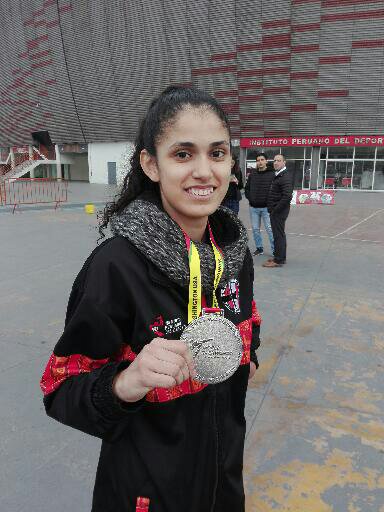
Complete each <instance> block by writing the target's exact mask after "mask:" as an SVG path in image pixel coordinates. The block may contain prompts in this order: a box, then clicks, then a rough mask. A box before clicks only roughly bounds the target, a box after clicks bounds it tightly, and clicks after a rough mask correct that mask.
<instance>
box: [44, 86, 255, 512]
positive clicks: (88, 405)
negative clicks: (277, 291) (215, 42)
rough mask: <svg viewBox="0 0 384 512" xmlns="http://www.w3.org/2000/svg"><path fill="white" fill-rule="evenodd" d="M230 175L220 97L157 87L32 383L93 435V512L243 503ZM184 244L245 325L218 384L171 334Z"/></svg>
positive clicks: (183, 278) (248, 283) (182, 305)
mask: <svg viewBox="0 0 384 512" xmlns="http://www.w3.org/2000/svg"><path fill="white" fill-rule="evenodd" d="M230 173H231V146H230V135H229V125H228V121H227V118H226V116H225V114H224V112H223V111H222V109H221V107H220V106H219V105H218V104H217V103H216V101H215V100H214V99H213V98H211V97H210V96H209V95H207V94H205V93H203V92H201V91H198V90H195V89H192V88H183V87H169V88H168V89H166V90H165V91H164V92H163V93H162V94H161V95H160V96H159V97H158V98H157V99H155V100H154V101H153V102H152V104H151V105H150V107H149V110H148V113H147V115H146V117H145V119H144V120H143V122H142V124H141V128H140V131H139V134H138V137H137V140H136V148H135V152H134V154H133V156H132V159H131V171H130V172H129V173H128V175H127V177H126V178H125V181H124V184H123V187H122V191H121V194H120V196H119V198H118V199H117V201H116V202H115V203H112V204H110V205H108V206H107V207H106V210H105V212H104V218H103V221H102V224H101V228H100V229H101V231H102V230H103V229H104V228H105V227H106V226H107V225H108V224H110V226H111V228H112V232H113V234H114V236H113V237H112V238H110V239H107V240H106V241H104V242H103V243H102V244H101V245H100V246H99V247H97V248H96V249H95V250H94V251H93V253H92V254H91V256H90V257H89V258H88V260H87V261H86V262H85V264H84V266H83V268H82V270H81V271H80V273H79V275H78V276H77V278H76V280H75V282H74V285H73V289H72V293H71V296H70V300H69V304H68V310H67V317H66V322H65V329H64V332H63V334H62V336H61V338H60V339H59V341H58V343H57V345H56V347H55V349H54V353H53V354H52V356H51V358H50V360H49V362H48V364H47V367H46V370H45V372H44V375H43V377H42V381H41V387H42V390H43V392H44V395H45V398H44V403H45V407H46V411H47V414H48V415H49V416H52V417H53V418H55V419H57V420H58V421H60V422H62V423H64V424H66V425H70V426H72V427H74V428H77V429H79V430H82V431H83V432H86V433H89V434H91V435H94V436H97V437H100V438H101V439H102V440H103V443H102V448H101V454H100V460H99V465H98V469H97V475H96V482H95V487H94V494H93V505H92V511H94V512H123V511H124V512H133V511H135V510H136V511H140V512H143V511H148V512H180V511H181V510H182V511H183V512H196V511H201V512H203V511H207V512H210V511H215V512H219V511H220V512H227V511H228V512H233V511H235V510H236V512H241V511H243V510H244V492H243V482H242V459H243V444H244V433H245V420H244V401H245V394H246V389H247V379H248V377H249V376H252V375H253V373H254V371H255V370H256V366H257V357H256V353H255V350H256V348H257V347H258V344H259V337H258V332H259V324H260V318H259V316H258V314H257V310H256V306H255V303H254V302H253V301H252V292H253V285H252V283H253V267H252V258H251V256H250V253H249V250H248V249H247V238H246V231H245V229H244V227H243V225H242V224H241V223H240V221H239V220H238V219H237V217H236V216H235V215H233V214H232V213H231V212H229V211H228V210H226V209H218V207H219V205H220V203H221V202H222V200H223V197H224V195H225V193H226V191H227V187H228V182H229V176H230ZM187 247H189V248H190V250H191V247H192V248H193V247H194V248H195V249H196V248H197V251H198V254H199V256H200V267H199V268H198V271H199V272H200V274H199V275H200V277H201V289H200V293H199V294H197V295H196V297H197V298H198V299H202V306H203V305H207V306H211V305H215V304H217V302H218V304H217V305H218V307H219V308H221V309H223V310H224V313H225V317H226V318H227V319H229V320H230V321H231V322H233V323H234V324H236V326H237V327H238V329H239V332H240V333H241V336H242V343H243V355H242V359H241V364H240V366H239V367H238V369H237V370H236V372H235V373H234V374H233V375H232V376H231V377H230V378H228V379H227V380H225V381H224V382H221V383H219V384H215V385H206V384H203V383H201V382H200V381H196V380H194V377H195V376H196V375H195V368H194V361H193V358H192V355H191V352H190V350H189V349H188V347H187V345H186V343H185V342H182V341H180V340H179V338H180V336H181V334H182V331H183V330H184V328H185V326H186V324H187V323H188V321H189V320H190V306H191V296H190V285H191V284H193V283H194V279H193V280H192V277H191V279H190V275H191V276H192V271H193V272H195V270H193V267H190V260H189V257H188V254H189V253H188V250H187ZM194 254H195V253H194ZM195 256H196V254H195ZM217 258H219V259H220V258H221V259H222V263H223V265H221V266H220V269H221V271H222V272H221V273H220V274H219V279H217V277H218V272H217V269H218V266H217ZM223 268H224V269H223ZM193 275H194V274H193ZM190 281H191V283H190ZM216 288H217V290H216V293H215V289H216ZM192 306H194V303H192Z"/></svg>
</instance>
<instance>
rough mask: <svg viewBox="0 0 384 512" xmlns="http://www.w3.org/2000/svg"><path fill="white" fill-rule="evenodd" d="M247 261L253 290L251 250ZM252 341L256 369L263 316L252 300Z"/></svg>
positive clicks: (251, 353)
mask: <svg viewBox="0 0 384 512" xmlns="http://www.w3.org/2000/svg"><path fill="white" fill-rule="evenodd" d="M246 257H247V259H248V261H249V270H250V276H249V278H250V282H251V286H252V289H253V281H254V269H253V259H252V256H251V253H250V251H249V249H248V250H247V256H246ZM251 320H252V339H251V349H250V360H251V361H252V362H254V363H255V365H256V368H258V367H259V362H258V359H257V354H256V350H257V349H258V348H259V347H260V325H261V316H260V314H259V312H258V310H257V306H256V301H255V300H254V299H253V300H252V319H251Z"/></svg>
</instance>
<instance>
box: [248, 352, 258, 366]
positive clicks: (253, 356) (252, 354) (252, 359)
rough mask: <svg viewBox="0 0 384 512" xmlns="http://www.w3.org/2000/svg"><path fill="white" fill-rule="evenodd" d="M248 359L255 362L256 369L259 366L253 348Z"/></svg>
mask: <svg viewBox="0 0 384 512" xmlns="http://www.w3.org/2000/svg"><path fill="white" fill-rule="evenodd" d="M250 360H251V361H252V363H255V365H256V369H257V368H258V367H259V361H258V359H257V355H256V352H255V351H254V350H251V357H250Z"/></svg>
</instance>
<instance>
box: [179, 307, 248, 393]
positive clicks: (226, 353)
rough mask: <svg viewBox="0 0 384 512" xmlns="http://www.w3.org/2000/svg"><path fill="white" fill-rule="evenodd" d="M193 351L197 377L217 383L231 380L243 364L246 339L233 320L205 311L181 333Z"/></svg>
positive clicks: (209, 382)
mask: <svg viewBox="0 0 384 512" xmlns="http://www.w3.org/2000/svg"><path fill="white" fill-rule="evenodd" d="M180 339H181V340H183V341H185V343H186V344H187V345H188V347H189V349H190V351H191V352H192V355H193V360H194V363H195V368H196V373H197V375H196V377H194V380H197V381H199V382H203V383H204V384H217V383H218V382H223V381H225V380H227V379H228V378H229V377H231V375H233V374H234V373H235V371H236V370H237V368H238V367H239V364H240V361H241V357H242V353H243V350H242V349H243V343H242V340H241V336H240V333H239V331H238V330H237V328H236V327H235V326H234V324H233V323H232V322H230V321H229V320H227V319H226V318H224V317H223V316H220V315H217V314H203V315H202V316H200V317H199V318H197V319H196V320H193V321H192V322H191V323H190V324H189V325H188V326H187V327H186V328H185V330H184V331H183V334H182V335H181V337H180Z"/></svg>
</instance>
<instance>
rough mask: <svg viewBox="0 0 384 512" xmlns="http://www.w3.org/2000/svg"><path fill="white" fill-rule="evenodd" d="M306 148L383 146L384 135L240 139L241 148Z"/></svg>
mask: <svg viewBox="0 0 384 512" xmlns="http://www.w3.org/2000/svg"><path fill="white" fill-rule="evenodd" d="M307 146H356V147H371V146H384V135H325V136H320V135H313V136H309V135H307V136H300V137H252V138H245V139H240V147H242V148H268V147H307Z"/></svg>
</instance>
